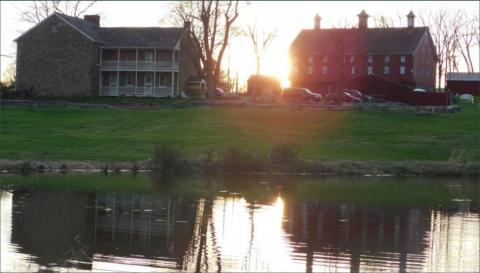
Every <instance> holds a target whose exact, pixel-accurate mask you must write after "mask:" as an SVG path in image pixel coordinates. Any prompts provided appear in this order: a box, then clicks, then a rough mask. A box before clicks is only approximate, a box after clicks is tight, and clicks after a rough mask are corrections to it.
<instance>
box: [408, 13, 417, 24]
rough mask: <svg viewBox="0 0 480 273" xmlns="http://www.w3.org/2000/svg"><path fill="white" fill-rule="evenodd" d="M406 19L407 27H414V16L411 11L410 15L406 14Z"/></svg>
mask: <svg viewBox="0 0 480 273" xmlns="http://www.w3.org/2000/svg"><path fill="white" fill-rule="evenodd" d="M407 19H408V27H414V26H415V14H413V11H410V13H408V14H407Z"/></svg>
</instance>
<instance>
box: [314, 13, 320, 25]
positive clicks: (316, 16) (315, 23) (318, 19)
mask: <svg viewBox="0 0 480 273" xmlns="http://www.w3.org/2000/svg"><path fill="white" fill-rule="evenodd" d="M321 20H322V17H320V15H318V13H317V15H315V17H314V18H313V21H314V24H313V29H320V21H321Z"/></svg>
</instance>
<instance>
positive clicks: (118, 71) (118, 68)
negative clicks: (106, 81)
mask: <svg viewBox="0 0 480 273" xmlns="http://www.w3.org/2000/svg"><path fill="white" fill-rule="evenodd" d="M119 92H120V48H118V49H117V96H118V95H119Z"/></svg>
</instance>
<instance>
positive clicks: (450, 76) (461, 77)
mask: <svg viewBox="0 0 480 273" xmlns="http://www.w3.org/2000/svg"><path fill="white" fill-rule="evenodd" d="M447 81H480V73H467V72H457V73H453V72H452V73H447Z"/></svg>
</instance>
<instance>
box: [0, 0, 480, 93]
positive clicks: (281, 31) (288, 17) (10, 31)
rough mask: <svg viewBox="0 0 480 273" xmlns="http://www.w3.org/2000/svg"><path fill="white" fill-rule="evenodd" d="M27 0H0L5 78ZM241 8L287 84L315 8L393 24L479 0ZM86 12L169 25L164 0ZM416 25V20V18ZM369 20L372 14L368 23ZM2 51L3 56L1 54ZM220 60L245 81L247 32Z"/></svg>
mask: <svg viewBox="0 0 480 273" xmlns="http://www.w3.org/2000/svg"><path fill="white" fill-rule="evenodd" d="M28 4H29V2H28V1H17V2H5V1H0V7H1V18H0V22H1V55H2V57H1V76H2V79H3V78H4V74H5V69H6V68H7V67H8V65H9V64H10V63H12V62H13V61H14V60H15V59H14V57H15V52H16V44H15V42H14V41H13V40H14V39H15V38H17V37H18V36H20V35H21V33H23V32H25V31H26V30H28V29H29V28H30V27H32V25H31V24H27V23H23V22H21V21H20V20H19V17H20V15H19V13H20V11H21V10H22V9H25V7H26V6H28ZM242 4H243V5H244V6H243V7H242V9H241V11H240V16H239V18H238V20H237V22H236V23H237V26H238V27H240V28H244V29H246V28H247V26H249V25H252V24H256V25H257V29H259V30H265V31H273V30H275V29H276V31H277V37H276V38H275V39H274V41H273V42H272V44H271V46H270V47H269V48H268V51H267V52H266V54H265V57H264V59H263V63H262V71H261V72H262V74H267V75H273V76H276V77H278V78H279V79H281V81H282V85H284V86H285V85H288V70H289V60H288V48H289V46H290V44H291V42H292V41H293V39H294V38H295V37H296V35H297V34H298V33H299V32H300V31H301V30H302V29H305V28H313V17H314V16H315V14H317V13H318V14H319V15H320V16H321V17H322V22H321V27H322V28H330V27H332V26H339V25H344V24H345V22H346V23H348V24H357V21H358V18H357V16H356V15H357V14H358V13H360V11H361V10H362V9H365V11H366V12H367V13H368V14H369V15H371V16H380V15H383V16H386V17H391V18H394V19H395V24H397V25H400V26H402V27H403V26H406V24H407V18H406V14H408V12H410V10H413V12H414V13H415V14H416V15H417V16H418V15H419V14H420V13H422V12H425V11H426V10H436V9H440V8H445V9H450V10H453V9H457V8H459V7H463V8H465V10H467V12H469V13H471V14H478V13H479V9H480V2H478V1H467V2H461V1H444V2H442V1H423V2H421V1H418V2H415V1H412V2H410V1H382V2H380V1H341V2H335V1H307V2H299V1H278V2H277V1H265V2H262V1H258V2H256V1H252V2H250V3H249V4H248V5H247V4H246V3H245V2H243V3H242ZM88 14H100V15H101V22H100V23H101V25H102V26H106V27H120V26H131V27H146V26H169V25H168V24H166V23H165V18H167V17H168V15H169V14H168V3H167V2H161V1H159V2H157V1H118V2H117V1H100V2H98V3H96V4H95V5H94V6H93V7H92V8H91V9H90V10H89V12H88ZM416 24H417V25H420V24H419V22H418V20H417V22H416ZM372 25H373V20H372V18H370V19H369V26H372ZM474 54H475V57H474V60H475V61H476V63H475V67H476V69H477V70H476V71H478V67H479V62H478V59H479V56H478V55H479V53H478V48H477V49H476V50H474ZM5 55H6V56H5ZM223 66H224V67H225V70H228V67H229V68H230V73H231V75H232V76H235V75H236V74H237V73H238V75H239V79H240V82H241V83H242V82H244V81H246V79H247V78H248V76H249V75H251V74H253V73H255V58H254V52H253V47H252V46H251V43H250V42H249V40H248V38H247V37H235V38H233V39H232V41H231V44H230V46H229V51H227V52H226V54H225V57H224V61H223Z"/></svg>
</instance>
